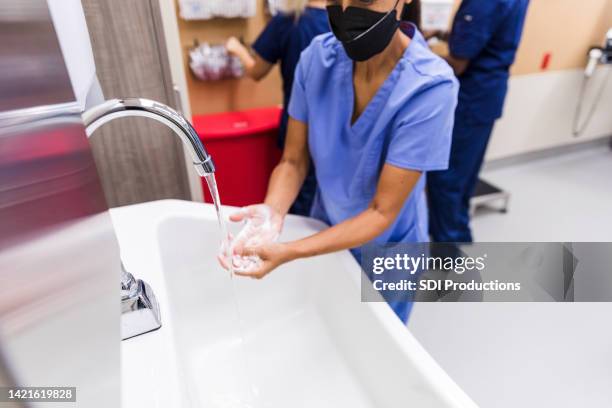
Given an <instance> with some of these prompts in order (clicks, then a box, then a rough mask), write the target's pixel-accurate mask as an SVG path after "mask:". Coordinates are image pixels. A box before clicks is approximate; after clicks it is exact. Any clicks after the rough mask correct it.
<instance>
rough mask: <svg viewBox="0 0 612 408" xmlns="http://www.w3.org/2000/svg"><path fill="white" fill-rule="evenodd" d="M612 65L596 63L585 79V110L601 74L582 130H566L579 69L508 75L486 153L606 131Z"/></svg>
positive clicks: (611, 121)
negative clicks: (501, 107)
mask: <svg viewBox="0 0 612 408" xmlns="http://www.w3.org/2000/svg"><path fill="white" fill-rule="evenodd" d="M611 71H612V67H601V68H600V69H598V72H597V73H596V75H595V76H594V77H593V79H592V80H591V84H589V87H590V90H589V91H587V98H586V101H585V108H584V109H583V114H586V111H587V110H588V108H589V106H590V104H591V103H592V100H593V99H594V94H595V92H596V91H597V90H598V89H599V88H600V87H601V84H602V83H603V81H604V80H605V77H606V75H610V79H609V80H608V83H607V86H606V89H605V90H604V93H603V97H602V99H601V102H600V103H599V106H598V107H597V111H596V113H595V115H594V116H593V120H592V122H591V124H590V125H589V127H588V128H587V131H586V132H585V133H584V135H582V136H581V137H579V138H575V137H573V135H572V120H573V116H574V110H575V108H576V103H577V98H578V94H579V90H580V86H581V83H582V78H583V71H582V70H566V71H556V72H547V73H542V74H530V75H520V76H514V77H512V78H511V79H510V88H509V92H508V97H507V99H506V106H505V110H504V117H503V118H502V119H501V120H500V121H499V122H498V123H497V125H496V126H495V130H494V133H493V137H492V140H491V144H490V146H489V150H488V152H487V159H488V160H491V159H500V158H505V157H509V156H513V155H517V154H522V153H528V152H533V151H538V150H543V149H548V148H552V147H558V146H562V145H567V144H573V143H577V142H583V141H585V140H589V139H594V138H599V137H603V136H610V135H612V73H611Z"/></svg>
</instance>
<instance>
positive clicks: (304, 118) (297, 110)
mask: <svg viewBox="0 0 612 408" xmlns="http://www.w3.org/2000/svg"><path fill="white" fill-rule="evenodd" d="M311 61H312V49H311V47H308V48H306V49H305V50H304V51H303V52H302V55H301V56H300V62H299V63H298V66H297V68H296V69H295V76H294V77H293V88H292V90H291V100H290V101H289V108H288V111H289V116H291V117H292V118H293V119H296V120H299V121H300V122H303V123H307V122H308V103H307V95H306V80H307V78H306V73H307V72H308V69H309V67H310V65H311Z"/></svg>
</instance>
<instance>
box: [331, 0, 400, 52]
mask: <svg viewBox="0 0 612 408" xmlns="http://www.w3.org/2000/svg"><path fill="white" fill-rule="evenodd" d="M398 2H399V0H397V1H396V2H395V6H394V7H393V9H392V10H391V11H389V12H388V13H380V12H377V11H372V10H368V9H365V8H361V7H352V6H351V7H347V8H346V10H342V6H340V5H334V6H327V13H328V16H329V23H330V25H331V29H332V31H333V33H334V35H335V36H336V38H337V39H338V40H340V42H342V45H343V46H344V50H345V51H346V54H347V55H348V56H349V58H351V59H352V60H354V61H366V60H369V59H370V58H372V57H373V56H375V55H376V54H380V53H381V52H382V51H383V50H384V49H385V48H387V46H388V45H389V43H390V42H391V39H392V38H393V35H394V34H395V32H396V31H397V29H398V28H399V25H400V22H399V21H398V20H397V11H396V10H395V8H396V7H397V3H398Z"/></svg>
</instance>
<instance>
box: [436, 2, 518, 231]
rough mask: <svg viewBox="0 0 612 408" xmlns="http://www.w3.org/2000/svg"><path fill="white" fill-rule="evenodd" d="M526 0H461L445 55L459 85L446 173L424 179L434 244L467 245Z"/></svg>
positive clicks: (512, 61)
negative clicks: (477, 189) (472, 209)
mask: <svg viewBox="0 0 612 408" xmlns="http://www.w3.org/2000/svg"><path fill="white" fill-rule="evenodd" d="M528 4H529V0H485V1H482V0H463V1H462V3H461V6H460V8H459V10H458V12H457V15H456V17H455V21H454V23H453V28H452V31H451V34H450V38H449V50H450V55H448V56H447V57H446V60H447V61H448V63H449V64H450V65H451V66H452V67H453V70H454V71H455V74H456V75H457V77H458V78H459V82H460V84H461V86H460V91H459V103H458V105H457V111H456V113H455V128H454V130H453V145H452V150H451V157H450V164H449V168H448V170H445V171H437V172H432V173H430V174H429V175H428V179H427V191H428V197H429V209H430V232H431V236H432V239H433V241H435V242H472V232H471V230H470V215H469V209H470V199H471V197H472V195H473V193H474V189H475V187H476V183H477V182H478V174H479V173H480V168H481V166H482V162H483V159H484V155H485V151H486V149H487V144H488V143H489V138H490V136H491V132H492V131H493V125H494V123H495V121H496V120H497V119H499V118H500V117H501V116H502V110H503V106H504V99H505V97H506V92H507V88H508V78H509V76H510V66H511V65H512V64H513V63H514V58H515V55H516V50H517V48H518V46H519V43H520V40H521V34H522V31H523V25H524V22H525V16H526V14H527V7H528Z"/></svg>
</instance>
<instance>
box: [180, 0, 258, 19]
mask: <svg viewBox="0 0 612 408" xmlns="http://www.w3.org/2000/svg"><path fill="white" fill-rule="evenodd" d="M179 10H180V16H181V18H183V19H184V20H209V19H211V18H215V17H224V18H248V17H254V16H255V14H256V11H257V0H179Z"/></svg>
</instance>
